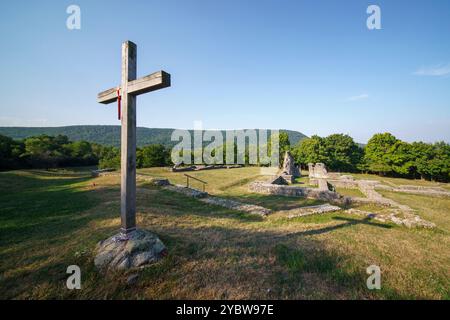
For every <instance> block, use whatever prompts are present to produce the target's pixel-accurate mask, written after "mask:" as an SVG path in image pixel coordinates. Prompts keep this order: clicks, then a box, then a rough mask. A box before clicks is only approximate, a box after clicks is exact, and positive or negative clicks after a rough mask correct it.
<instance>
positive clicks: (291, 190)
mask: <svg viewBox="0 0 450 320" xmlns="http://www.w3.org/2000/svg"><path fill="white" fill-rule="evenodd" d="M249 189H250V191H253V192H257V193H264V194H274V195H279V196H289V197H304V198H313V199H319V200H325V201H341V200H343V197H342V196H341V195H339V194H338V193H336V192H333V191H328V190H319V189H315V188H305V187H293V186H283V185H275V184H270V183H267V182H261V181H256V182H253V183H251V184H250V185H249Z"/></svg>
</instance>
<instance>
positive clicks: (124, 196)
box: [120, 41, 137, 234]
mask: <svg viewBox="0 0 450 320" xmlns="http://www.w3.org/2000/svg"><path fill="white" fill-rule="evenodd" d="M136 51H137V47H136V45H135V44H134V43H133V42H131V41H126V42H124V43H123V44H122V84H121V89H122V92H121V93H122V98H121V104H122V131H121V191H120V193H121V196H120V200H121V204H120V216H121V232H122V233H125V234H127V233H129V232H132V231H133V230H135V229H136V96H135V95H131V94H129V93H128V82H129V81H131V80H135V79H136V56H137V52H136Z"/></svg>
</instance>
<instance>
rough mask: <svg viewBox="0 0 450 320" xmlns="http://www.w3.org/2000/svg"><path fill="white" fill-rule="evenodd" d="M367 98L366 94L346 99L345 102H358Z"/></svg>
mask: <svg viewBox="0 0 450 320" xmlns="http://www.w3.org/2000/svg"><path fill="white" fill-rule="evenodd" d="M367 98H369V95H368V94H367V93H363V94H360V95H357V96H353V97H349V98H347V101H358V100H363V99H367Z"/></svg>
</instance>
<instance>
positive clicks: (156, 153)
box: [139, 144, 169, 168]
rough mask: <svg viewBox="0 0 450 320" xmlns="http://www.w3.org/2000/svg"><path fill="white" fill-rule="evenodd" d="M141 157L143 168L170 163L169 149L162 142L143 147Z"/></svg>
mask: <svg viewBox="0 0 450 320" xmlns="http://www.w3.org/2000/svg"><path fill="white" fill-rule="evenodd" d="M140 157H141V159H140V160H139V161H140V165H141V166H142V167H143V168H149V167H163V166H165V165H167V164H168V161H167V159H168V157H169V151H168V150H167V149H166V148H165V147H164V146H163V145H162V144H151V145H148V146H145V147H143V148H142V149H141V152H140Z"/></svg>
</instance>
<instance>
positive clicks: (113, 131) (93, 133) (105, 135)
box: [0, 125, 306, 147]
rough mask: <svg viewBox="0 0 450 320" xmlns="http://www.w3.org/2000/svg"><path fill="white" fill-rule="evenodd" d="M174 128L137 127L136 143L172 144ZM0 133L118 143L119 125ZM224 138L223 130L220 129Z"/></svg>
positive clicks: (297, 136)
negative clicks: (63, 136)
mask: <svg viewBox="0 0 450 320" xmlns="http://www.w3.org/2000/svg"><path fill="white" fill-rule="evenodd" d="M173 130H174V129H159V128H144V127H138V128H137V145H138V146H139V147H142V146H144V145H147V144H154V143H161V144H163V145H165V146H173V145H174V144H176V143H177V142H172V141H171V140H170V137H171V135H172V132H173ZM280 131H281V132H287V134H288V135H289V140H290V142H291V145H295V144H297V142H298V141H300V140H302V139H304V138H306V136H305V135H304V134H303V133H300V132H298V131H291V130H280ZM0 134H1V135H4V136H8V137H11V138H13V139H24V138H27V137H31V136H37V135H41V134H46V135H49V136H56V135H58V134H61V135H65V136H68V137H69V139H70V140H72V141H79V140H86V141H89V142H95V143H99V144H103V145H113V146H119V145H120V126H101V125H91V126H86V125H83V126H67V127H0ZM222 134H223V135H224V138H225V131H222Z"/></svg>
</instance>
